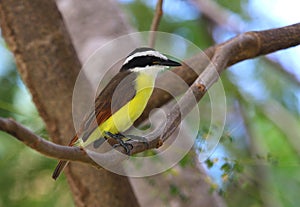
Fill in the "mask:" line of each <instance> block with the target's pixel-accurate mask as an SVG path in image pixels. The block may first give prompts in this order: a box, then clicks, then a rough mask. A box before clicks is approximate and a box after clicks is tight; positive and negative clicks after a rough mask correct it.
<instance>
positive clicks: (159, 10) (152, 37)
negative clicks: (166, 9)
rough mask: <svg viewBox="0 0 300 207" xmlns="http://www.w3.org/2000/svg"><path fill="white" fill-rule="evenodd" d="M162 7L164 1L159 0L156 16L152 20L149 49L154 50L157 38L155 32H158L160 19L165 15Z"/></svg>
mask: <svg viewBox="0 0 300 207" xmlns="http://www.w3.org/2000/svg"><path fill="white" fill-rule="evenodd" d="M162 7H163V0H158V1H157V4H156V9H155V14H154V17H153V19H152V24H151V28H150V31H151V33H150V37H149V47H152V48H153V47H154V45H155V37H156V33H155V31H157V29H158V25H159V22H160V19H161V17H162V15H163V8H162Z"/></svg>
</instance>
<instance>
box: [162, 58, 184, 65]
mask: <svg viewBox="0 0 300 207" xmlns="http://www.w3.org/2000/svg"><path fill="white" fill-rule="evenodd" d="M160 65H165V66H181V64H180V63H178V62H176V61H173V60H170V59H167V60H162V61H161V62H160Z"/></svg>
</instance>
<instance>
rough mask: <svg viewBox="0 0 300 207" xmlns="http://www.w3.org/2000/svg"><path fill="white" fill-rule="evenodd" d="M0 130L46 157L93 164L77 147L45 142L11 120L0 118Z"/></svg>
mask: <svg viewBox="0 0 300 207" xmlns="http://www.w3.org/2000/svg"><path fill="white" fill-rule="evenodd" d="M0 130H1V131H4V132H7V133H8V134H10V135H12V136H13V137H14V138H16V139H18V140H19V141H21V142H23V143H24V144H25V145H27V146H29V147H31V148H32V149H34V150H36V151H38V152H40V153H41V154H43V155H46V156H48V157H53V158H56V159H62V160H71V161H81V162H85V163H90V164H94V161H93V160H92V159H91V158H89V157H88V156H87V154H86V152H85V151H84V150H82V149H80V148H78V147H68V146H62V145H58V144H55V143H53V142H50V141H47V140H45V139H43V138H41V137H39V136H37V135H35V134H34V133H32V132H31V131H30V130H28V129H26V128H25V127H23V126H22V125H20V124H18V123H17V122H15V121H14V120H13V119H4V118H0Z"/></svg>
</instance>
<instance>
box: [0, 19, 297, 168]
mask: <svg viewBox="0 0 300 207" xmlns="http://www.w3.org/2000/svg"><path fill="white" fill-rule="evenodd" d="M299 33H300V24H294V25H290V26H287V27H283V28H277V29H271V30H265V31H261V32H247V33H244V34H241V35H239V36H237V37H235V38H233V39H231V40H228V41H227V42H225V43H223V44H220V45H216V46H214V47H211V48H208V49H207V50H206V54H208V55H209V56H210V55H211V57H212V58H211V62H210V63H208V62H207V61H204V63H202V62H201V60H202V58H201V57H203V55H196V56H195V57H193V58H191V59H189V60H186V63H188V65H202V64H206V65H207V66H206V68H205V70H204V71H203V72H202V73H201V74H200V75H199V76H198V77H197V78H196V80H195V81H194V83H193V84H192V85H191V86H190V88H189V89H188V91H187V92H186V93H185V94H184V95H183V97H182V98H181V99H180V100H179V102H178V104H176V105H175V106H174V107H173V108H172V110H171V111H170V113H169V114H168V115H167V123H166V127H165V129H164V131H163V133H162V134H161V135H159V136H157V137H156V138H155V139H151V140H150V142H149V148H150V149H151V148H157V147H159V146H161V145H162V144H163V142H164V141H165V140H167V138H168V137H169V136H170V135H171V134H172V133H173V132H174V131H175V129H176V128H177V126H178V125H179V124H180V122H181V120H182V119H183V118H184V117H185V116H186V115H187V114H188V113H189V111H190V110H192V108H193V107H194V102H192V101H191V98H193V99H196V100H197V101H199V100H201V98H202V97H203V96H204V94H205V93H206V91H207V89H209V88H210V87H211V86H212V85H213V84H214V83H215V82H216V81H217V80H218V78H219V74H220V73H221V72H223V71H224V70H225V68H226V67H227V66H230V65H232V64H235V63H237V62H240V61H242V60H245V59H250V58H254V57H257V56H260V55H264V54H267V53H271V52H274V51H277V50H280V49H284V48H289V47H292V46H295V45H298V44H300V36H299ZM199 57H200V58H199ZM177 70H182V71H183V73H184V71H185V70H188V68H187V65H184V66H182V68H181V69H179V68H175V69H174V71H175V72H178V71H177ZM178 74H181V73H178ZM191 74H192V73H191ZM185 77H186V76H185ZM191 80H192V78H190V79H189V81H191ZM158 100H160V99H158ZM164 100H166V99H164ZM157 104H158V106H161V105H163V102H158V103H157ZM179 106H180V107H179ZM154 107H157V105H156V106H152V108H154ZM149 108H150V107H148V109H147V110H149ZM0 129H1V130H3V131H6V132H7V133H9V134H11V135H13V136H15V137H16V138H17V139H19V140H20V141H22V142H23V143H24V144H26V145H28V146H29V147H31V148H33V149H35V150H37V151H39V152H40V153H42V154H45V155H47V156H51V157H54V158H57V159H64V160H71V161H80V162H85V163H89V164H92V165H94V166H96V165H95V163H94V161H92V160H91V159H90V158H88V156H87V154H86V153H85V152H84V151H83V150H80V148H76V147H75V148H74V147H67V146H60V145H56V144H53V143H51V142H48V141H46V140H43V139H42V138H40V137H38V136H36V135H34V134H33V133H31V132H30V131H28V130H27V129H26V128H24V127H22V126H21V125H19V124H17V123H16V122H14V121H13V120H9V119H0ZM131 143H132V144H133V149H132V150H131V154H136V153H139V152H142V151H145V150H147V149H149V148H147V146H145V144H143V143H140V142H134V141H132V142H131ZM117 150H119V151H121V152H124V149H123V148H122V147H118V148H117ZM96 156H101V157H102V158H103V157H105V159H107V160H109V161H110V162H114V161H116V160H117V161H118V160H122V159H125V158H120V156H119V155H118V154H117V152H116V151H114V150H113V151H110V152H109V153H104V154H100V153H99V155H96ZM123 157H125V156H123ZM102 160H103V159H102Z"/></svg>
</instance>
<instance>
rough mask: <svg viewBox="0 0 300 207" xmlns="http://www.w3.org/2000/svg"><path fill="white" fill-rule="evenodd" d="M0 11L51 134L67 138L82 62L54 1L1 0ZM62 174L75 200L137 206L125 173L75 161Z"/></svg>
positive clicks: (78, 203)
mask: <svg viewBox="0 0 300 207" xmlns="http://www.w3.org/2000/svg"><path fill="white" fill-rule="evenodd" d="M0 13H1V28H2V30H3V36H4V38H5V40H6V42H7V43H8V46H9V47H10V49H11V50H12V52H13V53H14V55H15V59H16V62H17V66H18V70H19V72H20V75H21V77H22V79H23V81H24V83H25V84H26V86H27V87H28V89H29V90H30V92H31V94H32V98H33V101H34V103H35V105H36V106H37V108H38V111H39V113H40V115H41V117H42V118H43V119H44V121H45V123H46V128H47V130H48V132H49V134H50V137H51V138H52V139H53V140H54V141H55V142H59V143H67V142H68V140H69V138H71V137H72V135H73V134H74V130H73V121H72V105H71V103H72V101H71V100H72V88H73V87H74V83H75V80H76V77H77V74H78V73H79V70H80V67H81V64H80V62H79V60H78V59H77V56H76V52H75V50H74V48H73V46H72V43H71V40H70V37H69V36H68V33H67V31H66V29H65V26H64V23H63V21H62V17H61V15H60V13H59V11H58V10H57V7H56V4H55V2H54V1H53V0H52V1H51V0H30V1H26V0H6V1H1V3H0ZM62 140H63V141H62ZM53 167H54V166H53ZM66 175H67V178H68V181H69V184H70V187H71V190H72V193H73V196H74V200H75V204H76V206H99V205H100V204H101V206H124V203H126V205H128V206H138V202H137V199H136V197H135V195H134V193H133V190H132V188H131V185H130V183H129V181H128V178H126V177H123V176H119V175H116V174H113V173H111V172H109V171H106V170H100V171H99V170H96V169H94V168H92V167H89V166H86V165H85V166H83V165H82V164H77V163H76V164H75V163H74V164H73V163H72V164H71V165H70V167H69V168H68V169H67V170H66ZM49 179H51V178H50V175H49Z"/></svg>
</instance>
